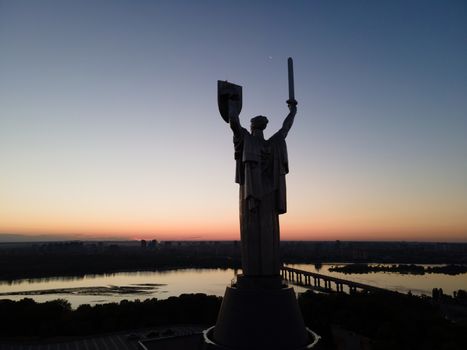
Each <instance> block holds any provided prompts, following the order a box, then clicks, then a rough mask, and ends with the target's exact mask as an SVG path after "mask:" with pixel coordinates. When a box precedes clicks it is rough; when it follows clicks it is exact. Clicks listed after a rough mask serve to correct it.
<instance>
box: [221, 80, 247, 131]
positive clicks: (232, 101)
mask: <svg viewBox="0 0 467 350" xmlns="http://www.w3.org/2000/svg"><path fill="white" fill-rule="evenodd" d="M217 104H218V106H219V112H220V113H221V116H222V119H224V120H225V122H226V123H228V122H229V114H234V115H235V114H236V115H239V114H240V112H241V110H242V87H241V86H240V85H235V84H232V83H229V82H228V81H221V80H218V81H217Z"/></svg>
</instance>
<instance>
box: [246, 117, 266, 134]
mask: <svg viewBox="0 0 467 350" xmlns="http://www.w3.org/2000/svg"><path fill="white" fill-rule="evenodd" d="M250 121H251V126H250V128H251V131H253V130H264V129H266V125H268V122H269V120H268V118H266V117H265V116H263V115H258V116H257V117H254V118H251V120H250Z"/></svg>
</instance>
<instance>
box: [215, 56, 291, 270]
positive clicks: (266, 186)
mask: <svg viewBox="0 0 467 350" xmlns="http://www.w3.org/2000/svg"><path fill="white" fill-rule="evenodd" d="M218 99H219V109H220V112H221V115H222V117H223V118H224V120H226V121H228V122H229V124H230V128H231V129H232V131H233V135H234V138H233V141H234V146H235V161H236V171H235V182H236V183H238V184H239V185H240V194H239V202H240V203H239V204H240V205H239V207H240V237H241V252H242V270H243V275H244V276H268V275H269V276H270V275H275V276H278V275H279V274H280V261H279V241H280V231H279V215H280V214H284V213H285V212H286V211H287V202H286V184H285V175H286V174H287V173H288V172H289V164H288V158H287V144H286V142H285V138H286V137H287V134H288V133H289V130H290V128H291V127H292V124H293V122H294V118H295V114H296V113H297V101H295V98H294V90H293V68H292V60H291V59H289V100H288V101H287V104H288V107H289V110H290V112H289V114H288V116H287V117H286V118H285V120H284V122H283V124H282V128H281V129H280V130H279V131H277V132H276V133H275V134H274V135H273V136H271V137H270V138H269V139H267V140H266V139H265V138H264V134H263V131H264V129H265V128H266V126H267V124H268V119H267V118H266V117H265V116H261V115H259V116H257V117H254V118H252V119H251V124H250V131H248V130H247V129H245V128H244V127H242V126H241V124H240V120H239V114H240V110H241V87H240V86H238V85H234V84H231V83H228V82H222V81H219V82H218Z"/></svg>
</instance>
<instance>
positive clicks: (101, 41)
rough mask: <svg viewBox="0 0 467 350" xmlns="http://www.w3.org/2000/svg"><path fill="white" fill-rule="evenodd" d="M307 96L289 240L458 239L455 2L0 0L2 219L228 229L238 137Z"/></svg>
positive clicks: (462, 145)
mask: <svg viewBox="0 0 467 350" xmlns="http://www.w3.org/2000/svg"><path fill="white" fill-rule="evenodd" d="M288 56H292V57H293V58H294V61H295V72H296V77H295V83H296V97H297V100H298V102H299V106H298V107H299V111H298V115H297V117H296V122H295V125H294V127H293V129H292V131H291V132H290V134H289V136H288V146H289V157H290V169H291V173H290V174H289V176H288V202H289V205H288V206H289V213H287V214H285V215H283V216H281V225H282V226H281V227H282V237H283V239H331V240H333V239H376V240H378V239H381V240H383V239H384V240H387V239H394V240H399V239H403V240H455V241H466V240H467V181H466V180H467V137H466V135H467V98H466V96H467V63H466V62H467V3H466V2H465V1H426V0H425V1H291V2H286V1H267V2H266V1H264V2H260V1H258V2H255V3H254V4H252V2H251V1H235V2H233V1H230V2H228V1H196V2H195V1H193V2H189V1H47V0H45V1H21V0H19V1H2V0H0V164H1V171H0V232H3V233H31V234H41V233H57V234H59V233H68V234H73V233H76V234H85V235H90V236H92V235H101V236H105V235H112V236H115V235H121V236H122V237H135V238H139V237H155V238H159V239H237V238H238V231H239V229H238V203H237V196H238V194H237V191H238V189H237V187H238V186H237V185H236V184H235V183H234V160H233V145H232V135H231V131H230V129H229V128H228V125H227V124H225V123H224V122H223V121H222V120H221V118H220V116H219V113H218V110H217V99H216V81H217V80H218V79H222V80H224V79H227V80H229V81H232V82H235V83H238V84H240V85H243V87H244V90H243V94H244V99H243V111H242V114H241V120H242V122H243V124H244V125H245V126H246V125H248V121H249V119H250V118H251V117H252V116H254V115H257V114H263V115H266V116H268V117H269V119H270V123H269V126H268V129H267V130H266V136H268V135H272V133H273V132H274V131H275V130H277V129H278V128H279V127H280V125H281V123H282V120H283V118H284V117H285V115H286V114H287V108H286V104H285V100H286V99H287V69H286V58H287V57H288Z"/></svg>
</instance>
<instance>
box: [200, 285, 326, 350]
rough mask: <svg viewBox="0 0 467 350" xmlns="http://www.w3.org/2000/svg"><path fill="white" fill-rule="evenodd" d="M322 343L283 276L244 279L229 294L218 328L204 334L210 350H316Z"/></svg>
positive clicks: (220, 312)
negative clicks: (310, 328) (317, 344)
mask: <svg viewBox="0 0 467 350" xmlns="http://www.w3.org/2000/svg"><path fill="white" fill-rule="evenodd" d="M318 339H319V337H318V336H317V335H316V334H314V333H313V332H311V331H310V330H308V329H307V328H306V327H305V324H304V322H303V318H302V315H301V312H300V309H299V307H298V303H297V299H296V297H295V292H294V290H293V288H292V287H289V286H286V285H284V284H282V281H281V279H280V276H271V277H243V276H240V277H239V279H238V282H237V284H236V285H234V286H232V287H227V289H226V291H225V295H224V299H223V301H222V306H221V309H220V311H219V315H218V318H217V323H216V325H215V326H214V327H211V328H209V329H207V330H206V331H205V332H204V340H205V349H209V350H211V349H212V350H214V349H216V350H220V349H222V350H240V349H241V350H249V349H255V350H256V349H271V350H279V349H280V350H289V349H290V350H302V349H311V348H315V347H314V345H315V344H316V343H317V341H318Z"/></svg>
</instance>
